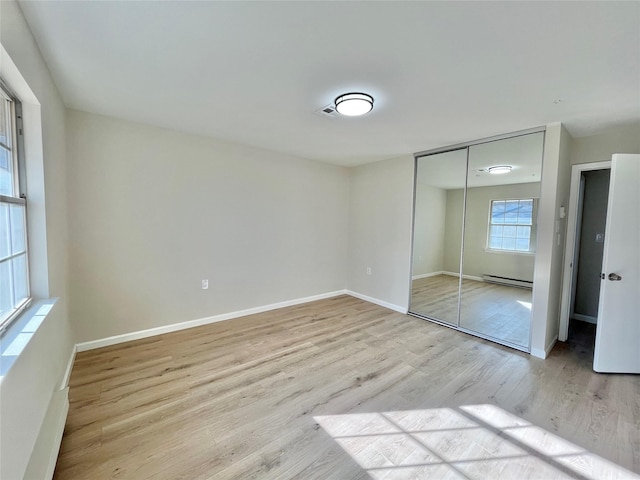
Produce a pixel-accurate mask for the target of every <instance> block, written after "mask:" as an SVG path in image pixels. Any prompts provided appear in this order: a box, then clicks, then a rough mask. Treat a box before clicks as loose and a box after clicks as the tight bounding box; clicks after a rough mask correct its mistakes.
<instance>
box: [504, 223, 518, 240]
mask: <svg viewBox="0 0 640 480" xmlns="http://www.w3.org/2000/svg"><path fill="white" fill-rule="evenodd" d="M516 228H517V227H515V226H513V227H512V226H510V225H505V226H504V230H503V233H502V235H503V236H504V237H515V236H516Z"/></svg>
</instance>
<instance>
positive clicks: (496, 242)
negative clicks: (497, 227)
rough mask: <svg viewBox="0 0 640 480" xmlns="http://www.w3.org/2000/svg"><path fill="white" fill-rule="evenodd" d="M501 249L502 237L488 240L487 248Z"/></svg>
mask: <svg viewBox="0 0 640 480" xmlns="http://www.w3.org/2000/svg"><path fill="white" fill-rule="evenodd" d="M501 247H502V237H490V238H489V248H501Z"/></svg>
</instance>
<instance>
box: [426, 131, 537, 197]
mask: <svg viewBox="0 0 640 480" xmlns="http://www.w3.org/2000/svg"><path fill="white" fill-rule="evenodd" d="M543 145H544V133H542V132H538V133H530V134H528V135H520V136H517V137H511V138H505V139H502V140H497V141H491V142H486V143H481V144H479V145H472V146H471V147H470V148H469V159H468V162H469V163H468V167H467V150H466V149H462V150H453V151H449V152H444V153H438V154H435V155H426V156H423V157H420V158H419V160H418V169H417V180H416V181H417V182H418V183H419V184H422V185H427V186H431V187H438V188H442V189H445V190H450V189H458V188H464V186H465V183H466V185H467V186H468V187H469V188H473V187H489V186H495V185H511V184H519V183H532V182H539V181H540V180H541V176H542V150H543ZM498 165H508V166H510V167H511V172H509V173H505V174H503V175H494V174H491V173H489V172H488V171H487V170H488V168H489V167H493V166H498ZM467 168H468V169H469V173H468V175H467Z"/></svg>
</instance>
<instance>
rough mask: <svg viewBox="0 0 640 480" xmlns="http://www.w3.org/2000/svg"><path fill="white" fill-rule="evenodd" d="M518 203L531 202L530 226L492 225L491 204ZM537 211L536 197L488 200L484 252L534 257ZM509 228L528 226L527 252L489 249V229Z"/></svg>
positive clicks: (512, 224)
mask: <svg viewBox="0 0 640 480" xmlns="http://www.w3.org/2000/svg"><path fill="white" fill-rule="evenodd" d="M516 201H518V202H520V201H531V202H532V207H531V208H532V211H531V224H530V225H525V224H517V223H500V224H494V223H492V220H493V215H492V212H493V204H494V202H516ZM537 211H538V198H536V197H522V198H494V199H491V200H489V212H488V215H487V243H486V247H485V251H486V252H490V253H507V254H515V255H535V253H536V234H537V232H536V216H537ZM499 225H500V226H505V225H506V226H510V227H518V226H521V227H524V226H528V227H529V228H530V233H529V249H528V250H515V249H514V250H511V249H506V248H494V247H490V245H491V227H492V226H499Z"/></svg>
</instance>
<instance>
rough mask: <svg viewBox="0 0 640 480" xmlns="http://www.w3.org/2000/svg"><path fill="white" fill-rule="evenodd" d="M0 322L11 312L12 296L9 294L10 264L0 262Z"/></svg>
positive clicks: (8, 262)
mask: <svg viewBox="0 0 640 480" xmlns="http://www.w3.org/2000/svg"><path fill="white" fill-rule="evenodd" d="M0 278H1V279H2V281H1V282H0V320H3V319H4V318H5V317H6V316H7V315H9V314H10V313H11V311H12V310H13V295H12V294H11V283H12V282H11V262H10V261H6V262H0Z"/></svg>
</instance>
